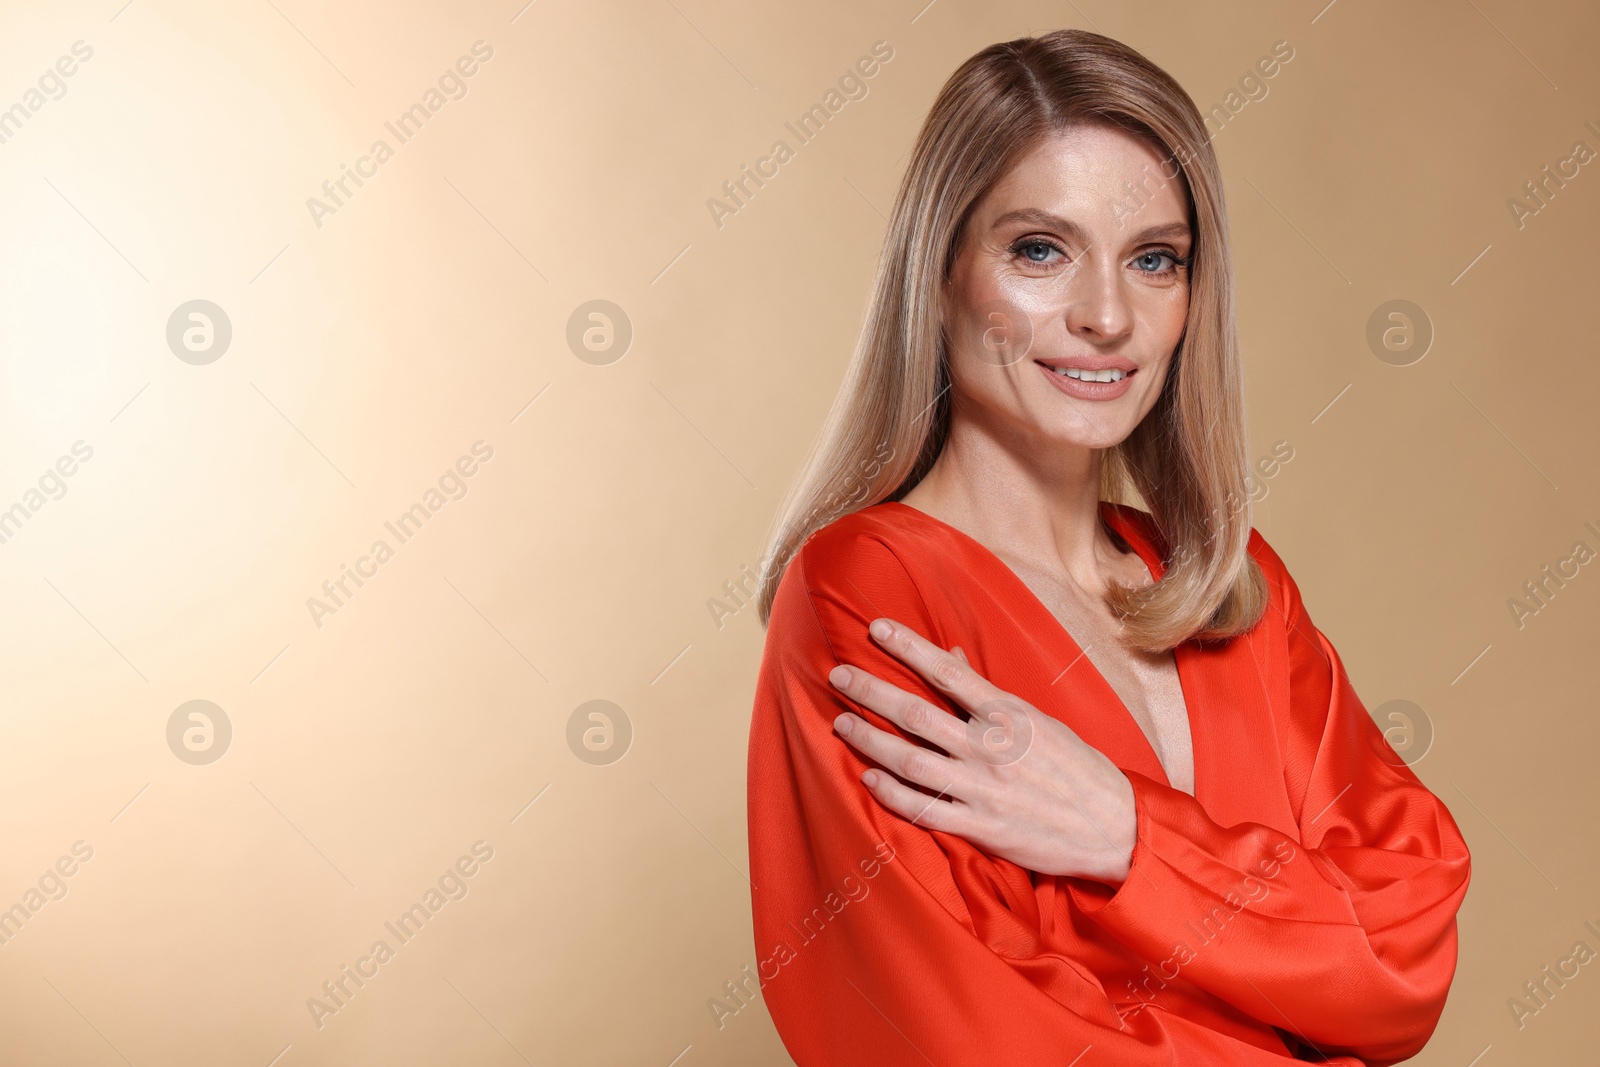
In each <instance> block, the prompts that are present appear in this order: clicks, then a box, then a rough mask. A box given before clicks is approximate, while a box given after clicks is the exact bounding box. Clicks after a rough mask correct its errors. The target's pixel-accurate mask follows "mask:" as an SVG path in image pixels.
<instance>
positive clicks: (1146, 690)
mask: <svg viewBox="0 0 1600 1067" xmlns="http://www.w3.org/2000/svg"><path fill="white" fill-rule="evenodd" d="M1229 272H1230V267H1229V259H1228V248H1227V233H1226V221H1225V215H1224V208H1223V200H1222V190H1221V185H1220V180H1219V175H1218V168H1217V163H1216V159H1215V157H1214V155H1213V153H1212V151H1211V148H1210V146H1209V144H1208V140H1207V137H1206V130H1205V126H1204V123H1203V122H1202V120H1201V118H1200V116H1199V114H1198V112H1197V111H1196V109H1195V107H1194V104H1193V102H1192V101H1191V100H1190V98H1189V97H1188V96H1187V95H1186V94H1185V93H1184V91H1183V90H1182V89H1181V88H1180V87H1179V86H1178V85H1177V83H1176V82H1174V81H1173V80H1172V79H1171V78H1170V77H1169V76H1168V75H1166V74H1165V73H1164V72H1162V71H1161V70H1160V69H1158V68H1157V67H1155V66H1154V65H1152V64H1151V63H1150V62H1149V61H1148V60H1146V59H1144V58H1143V57H1142V56H1140V55H1139V54H1138V53H1137V52H1134V51H1133V50H1131V49H1129V48H1127V47H1126V46H1124V45H1122V44H1119V43H1117V42H1115V41H1112V40H1109V39H1107V38H1105V37H1101V36H1098V35H1096V34H1091V33H1085V32H1082V31H1077V30H1064V31H1058V32H1055V33H1050V34H1046V35H1044V36H1042V37H1037V38H1031V39H1023V40H1018V41H1013V42H1011V43H1009V44H1000V45H994V46H992V47H990V48H986V49H984V50H983V51H982V52H980V53H978V54H977V55H976V56H974V57H972V58H971V59H970V60H968V61H967V62H966V63H965V64H964V65H963V66H962V67H961V68H960V69H959V70H958V71H957V72H956V73H955V74H954V75H953V76H952V77H951V79H950V81H949V82H948V83H947V84H946V85H945V87H944V89H943V90H942V91H941V93H940V95H939V98H938V100H937V101H936V102H935V104H934V106H933V109H932V111H931V113H930V114H929V116H928V119H927V122H926V124H925V125H924V127H923V129H922V132H921V134H920V136H919V138H918V141H917V144H916V147H915V148H914V150H913V152H912V155H911V161H910V164H909V166H908V169H907V173H906V176H905V179H904V181H903V183H902V186H901V189H900V192H899V196H898V198H897V200H896V203H895V208H894V215H893V218H892V219H891V221H890V223H889V231H888V235H887V237H886V241H885V247H884V252H883V256H882V260H881V265H880V268H879V272H878V276H877V279H876V282H875V290H874V293H873V299H872V302H871V308H870V311H869V314H868V316H867V321H866V325H865V329H864V332H863V338H862V342H861V344H860V346H859V348H858V351H857V353H856V357H855V360H854V361H853V363H852V365H851V368H850V371H849V374H848V380H847V382H846V384H845V387H844V390H843V391H842V393H841V396H840V399H839V401H838V403H837V404H836V405H835V409H834V411H833V413H832V415H831V416H830V420H829V424H828V427H827V428H826V430H825V433H824V436H823V438H822V444H821V446H820V448H819V449H818V450H817V452H816V453H815V454H814V455H813V457H812V460H811V462H810V464H809V467H808V469H807V471H806V473H805V475H804V476H803V477H802V478H801V480H800V481H799V483H798V484H797V487H796V489H795V490H794V491H792V492H791V494H790V497H789V499H788V500H787V501H786V502H785V506H784V510H783V513H782V515H781V516H780V520H779V522H778V524H777V527H776V532H775V535H774V539H773V551H772V553H771V554H770V555H769V559H774V560H777V561H779V565H778V566H773V567H769V568H768V569H767V572H766V573H765V574H764V581H763V585H762V588H761V595H760V610H761V614H762V618H763V621H764V622H766V623H767V625H768V634H767V642H766V649H765V652H764V655H763V660H762V666H761V673H760V678H759V683H758V691H757V695H756V703H755V714H754V721H753V724H752V730H751V738H750V778H749V789H750V806H749V819H750V824H749V828H750V853H751V879H752V883H753V896H752V900H753V905H754V917H755V934H756V947H757V951H758V972H759V976H760V986H761V993H762V995H763V997H764V999H765V1001H766V1004H767V1007H768V1009H769V1011H770V1012H771V1014H772V1018H773V1020H774V1022H775V1023H776V1024H777V1027H778V1030H779V1033H780V1034H781V1035H782V1037H783V1039H784V1042H785V1044H786V1045H787V1046H788V1049H789V1051H790V1053H791V1054H792V1055H793V1057H794V1059H795V1060H796V1062H797V1063H799V1064H800V1065H801V1067H811V1065H823V1064H827V1065H839V1064H874V1065H886V1064H913V1063H916V1064H920V1063H931V1064H935V1065H936V1067H960V1065H963V1064H1035V1063H1053V1064H1063V1065H1065V1064H1078V1063H1082V1064H1084V1065H1089V1064H1095V1063H1102V1064H1122V1065H1142V1064H1174V1063H1182V1064H1186V1065H1187V1064H1228V1065H1240V1064H1246V1065H1248V1064H1269V1063H1280V1062H1282V1061H1284V1060H1286V1059H1313V1060H1321V1061H1325V1062H1332V1063H1340V1064H1361V1063H1365V1064H1386V1063H1393V1062H1395V1061H1397V1060H1401V1059H1404V1058H1406V1057H1408V1056H1411V1055H1413V1054H1414V1053H1416V1052H1417V1051H1418V1050H1419V1049H1420V1048H1421V1047H1422V1045H1423V1044H1424V1042H1425V1041H1426V1040H1427V1038H1428V1036H1429V1035H1430V1034H1431V1033H1432V1031H1433V1028H1434V1026H1435V1025H1436V1023H1437V1021H1438V1018H1439V1015H1440V1012H1441V1011H1442V1009H1443V1005H1444V1000H1445V995H1446V992H1447V990H1448V988H1449V984H1450V980H1451V978H1452V976H1453V974H1454V970H1455V960H1456V928H1455V912H1456V909H1457V908H1458V906H1459V905H1460V902H1461V900H1462V897H1463V896H1464V895H1465V893H1466V888H1467V881H1468V876H1469V857H1468V854H1467V850H1466V848H1465V845H1464V843H1463V841H1462V838H1461V835H1460V832H1459V831H1458V830H1457V828H1456V825H1455V823H1454V822H1453V821H1452V820H1451V818H1450V814H1449V812H1448V811H1447V810H1446V809H1445V807H1444V805H1443V804H1442V803H1441V802H1440V801H1439V800H1438V799H1437V798H1435V797H1434V796H1433V795H1432V794H1431V793H1430V792H1429V791H1428V790H1427V789H1426V788H1425V787H1424V786H1423V785H1422V784H1421V782H1419V781H1418V779H1417V778H1416V776H1415V775H1414V774H1412V772H1411V771H1410V769H1409V768H1408V767H1407V766H1406V765H1405V763H1404V762H1403V761H1402V760H1400V759H1399V757H1398V756H1397V755H1396V754H1395V752H1394V750H1393V749H1392V748H1390V747H1389V745H1388V744H1387V742H1386V741H1385V740H1384V738H1383V736H1382V735H1381V734H1380V733H1379V731H1378V729H1377V727H1376V726H1375V725H1374V724H1373V722H1372V719H1371V718H1370V716H1369V715H1368V714H1367V712H1366V711H1365V709H1364V708H1363V706H1362V704H1361V701H1360V700H1359V698H1358V697H1357V696H1356V694H1355V692H1354V690H1353V689H1352V688H1351V686H1350V682H1349V679H1348V678H1347V677H1346V675H1345V672H1344V668H1343V666H1342V664H1341V663H1340V661H1339V657H1338V654H1337V653H1336V652H1335V651H1334V649H1333V647H1332V645H1330V644H1329V643H1328V641H1327V639H1326V638H1325V637H1323V636H1322V634H1321V633H1319V632H1318V631H1317V629H1316V628H1315V626H1313V625H1312V623H1311V620H1310V618H1309V616H1308V615H1307V613H1306V609H1305V606H1304V605H1303V603H1302V602H1301V599H1300V594H1299V590H1298V588H1297V587H1296V585H1295V583H1294V580H1293V579H1292V578H1291V577H1290V576H1289V573H1288V571H1287V570H1286V569H1285V567H1284V564H1283V561H1282V560H1281V559H1280V558H1279V557H1278V555H1277V554H1276V553H1275V552H1274V551H1273V550H1272V548H1271V547H1269V546H1268V544H1267V543H1266V541H1265V540H1264V539H1263V538H1262V537H1261V535H1260V534H1259V533H1258V532H1257V531H1255V530H1254V529H1253V528H1251V526H1250V523H1249V517H1248V514H1247V512H1246V511H1245V510H1244V509H1243V504H1244V502H1245V500H1246V499H1247V493H1246V485H1245V482H1246V477H1247V476H1246V471H1247V462H1246V455H1245V434H1244V427H1243V418H1242V408H1243V402H1242V389H1241V382H1240V368H1239V356H1238V351H1237V342H1236V336H1235V330H1234V323H1233V303H1232V291H1231V281H1230V273H1229ZM1128 488H1132V489H1133V490H1136V491H1137V492H1138V494H1139V496H1140V498H1141V499H1142V502H1143V503H1144V505H1145V508H1147V509H1148V510H1144V509H1140V508H1135V507H1133V506H1131V505H1129V504H1126V503H1121V502H1118V498H1119V497H1120V496H1122V495H1124V493H1125V490H1126V489H1128ZM869 627H870V628H869Z"/></svg>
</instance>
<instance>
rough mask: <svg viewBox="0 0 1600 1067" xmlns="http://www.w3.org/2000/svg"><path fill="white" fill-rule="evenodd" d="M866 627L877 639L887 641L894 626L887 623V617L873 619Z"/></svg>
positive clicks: (892, 632)
mask: <svg viewBox="0 0 1600 1067" xmlns="http://www.w3.org/2000/svg"><path fill="white" fill-rule="evenodd" d="M867 629H868V631H870V632H871V634H872V636H873V637H876V638H877V639H878V640H879V641H887V640H889V638H890V637H891V636H892V635H893V634H894V627H893V626H890V625H889V620H888V619H874V620H873V621H872V625H871V626H869V627H867Z"/></svg>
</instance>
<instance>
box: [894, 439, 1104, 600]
mask: <svg viewBox="0 0 1600 1067" xmlns="http://www.w3.org/2000/svg"><path fill="white" fill-rule="evenodd" d="M1100 462H1101V453H1100V450H1098V449H1093V448H1088V447H1081V446H1077V445H1070V444H1061V443H1059V442H1050V443H1041V442H1039V441H1037V440H1027V441H1021V440H1015V439H1007V438H1006V437H1004V436H1003V435H1002V434H998V433H995V432H992V431H991V428H989V427H986V426H983V425H980V424H978V423H977V422H975V421H973V420H971V419H964V418H960V417H958V416H957V415H955V414H954V413H953V414H952V420H951V427H950V435H949V437H948V438H947V439H946V440H945V443H944V447H943V449H941V450H940V453H939V457H938V459H936V460H935V461H934V464H933V466H932V467H931V468H930V469H929V471H928V473H927V474H926V475H925V476H924V477H923V479H922V480H921V481H920V482H918V483H917V484H916V486H914V487H913V488H912V489H911V491H910V492H908V493H907V494H906V495H905V497H903V498H902V502H903V503H905V504H908V505H910V506H911V507H914V508H917V509H918V510H919V511H924V512H927V513H928V514H930V515H932V516H933V517H934V518H937V519H939V520H941V521H943V522H946V523H948V524H950V525H951V526H954V527H955V528H956V529H958V530H960V531H961V532H963V533H965V534H967V535H968V536H969V537H972V538H973V539H974V540H976V541H978V542H979V543H981V544H983V545H984V546H985V547H987V548H989V549H990V550H991V551H993V552H995V554H996V555H999V556H1001V557H1002V558H1004V557H1005V556H1007V555H1010V556H1013V557H1019V558H1021V559H1023V560H1026V561H1028V562H1029V563H1031V564H1034V565H1036V566H1039V567H1042V568H1044V569H1046V570H1048V571H1050V572H1052V573H1054V574H1056V575H1057V576H1058V577H1067V576H1070V577H1071V578H1072V579H1073V580H1074V581H1076V582H1077V584H1078V585H1079V586H1081V587H1083V588H1085V589H1094V588H1098V587H1101V586H1103V584H1104V579H1105V575H1106V573H1107V571H1106V567H1105V565H1104V564H1105V562H1106V561H1107V560H1109V559H1111V558H1114V557H1115V556H1116V555H1117V552H1116V550H1115V549H1114V548H1113V547H1112V546H1111V544H1110V543H1109V541H1108V540H1107V539H1106V537H1105V536H1104V534H1103V533H1102V532H1101V530H1100V521H1099V504H1100Z"/></svg>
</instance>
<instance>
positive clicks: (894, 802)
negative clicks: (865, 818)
mask: <svg viewBox="0 0 1600 1067" xmlns="http://www.w3.org/2000/svg"><path fill="white" fill-rule="evenodd" d="M861 782H862V784H863V785H865V786H866V787H867V790H868V791H869V792H870V793H871V794H872V795H873V796H874V797H875V798H877V801H878V803H880V804H882V805H883V806H884V807H886V808H888V809H889V810H890V811H892V812H894V813H895V814H896V815H899V816H900V817H901V818H903V819H906V820H907V821H909V822H911V823H912V824H913V825H916V826H920V827H922V828H923V829H924V830H939V831H941V832H942V833H947V834H956V835H958V836H965V835H966V834H967V833H968V832H970V830H971V827H970V825H969V823H970V819H969V816H968V814H967V812H966V811H965V809H964V808H963V807H961V806H960V805H958V804H957V803H956V802H954V801H952V800H950V799H947V798H946V797H944V796H931V797H930V796H929V795H928V794H926V793H922V792H919V791H917V790H915V789H912V788H911V787H910V786H908V785H906V784H905V783H903V782H899V781H896V780H895V777H894V775H892V774H885V773H884V772H882V771H867V772H866V773H865V774H863V775H862V776H861Z"/></svg>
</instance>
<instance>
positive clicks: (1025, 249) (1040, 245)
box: [1016, 240, 1060, 263]
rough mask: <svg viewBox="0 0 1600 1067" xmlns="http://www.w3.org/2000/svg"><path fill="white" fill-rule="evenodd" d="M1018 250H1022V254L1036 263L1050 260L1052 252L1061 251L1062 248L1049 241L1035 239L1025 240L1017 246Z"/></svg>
mask: <svg viewBox="0 0 1600 1067" xmlns="http://www.w3.org/2000/svg"><path fill="white" fill-rule="evenodd" d="M1016 251H1019V252H1021V253H1022V255H1024V256H1026V257H1027V258H1028V259H1029V260H1031V261H1032V262H1034V263H1044V262H1047V261H1048V260H1049V257H1050V253H1051V252H1059V251H1060V249H1059V248H1057V247H1056V246H1055V245H1053V244H1051V243H1050V242H1049V241H1037V240H1035V241H1024V242H1023V243H1021V244H1019V245H1018V246H1017V248H1016Z"/></svg>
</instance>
